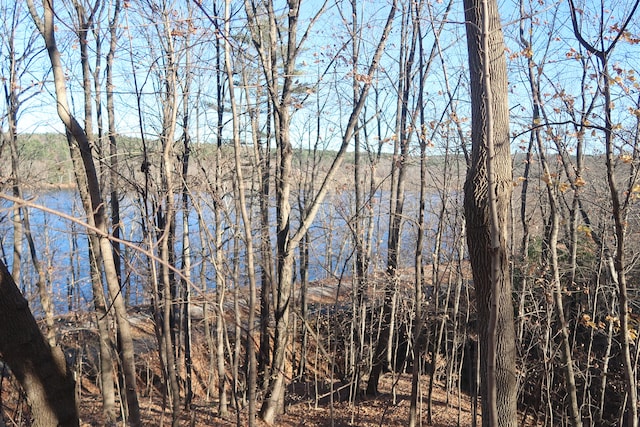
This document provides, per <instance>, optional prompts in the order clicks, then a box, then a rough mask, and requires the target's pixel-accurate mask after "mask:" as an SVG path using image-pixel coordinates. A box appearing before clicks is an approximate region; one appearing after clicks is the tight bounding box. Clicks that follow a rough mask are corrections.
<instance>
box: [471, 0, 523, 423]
mask: <svg viewBox="0 0 640 427" xmlns="http://www.w3.org/2000/svg"><path fill="white" fill-rule="evenodd" d="M464 7H465V17H466V21H467V46H468V54H469V68H470V70H469V71H470V79H471V104H472V154H471V166H470V168H469V170H468V173H467V180H466V182H465V197H464V207H465V215H466V223H467V224H466V225H467V245H468V247H469V258H470V261H471V267H472V271H473V281H474V285H475V289H476V304H477V310H478V320H477V328H478V332H479V336H480V342H481V343H482V344H483V345H481V348H480V357H481V360H480V366H481V367H480V375H481V393H482V396H483V399H482V409H483V411H482V414H483V425H484V426H489V425H491V426H504V427H506V426H515V425H516V422H517V416H516V415H517V408H516V395H517V377H516V369H515V357H516V350H515V331H514V324H513V322H514V319H513V304H512V301H511V275H510V273H509V259H508V253H509V252H508V247H507V243H508V238H507V230H508V222H509V219H510V213H511V211H510V208H511V189H512V187H513V185H512V176H511V155H510V147H509V142H510V140H509V110H508V108H509V105H508V101H507V90H508V87H507V74H506V61H505V57H504V41H503V36H502V30H501V25H500V16H499V13H498V6H497V2H496V1H495V0H465V1H464ZM494 399H495V400H494Z"/></svg>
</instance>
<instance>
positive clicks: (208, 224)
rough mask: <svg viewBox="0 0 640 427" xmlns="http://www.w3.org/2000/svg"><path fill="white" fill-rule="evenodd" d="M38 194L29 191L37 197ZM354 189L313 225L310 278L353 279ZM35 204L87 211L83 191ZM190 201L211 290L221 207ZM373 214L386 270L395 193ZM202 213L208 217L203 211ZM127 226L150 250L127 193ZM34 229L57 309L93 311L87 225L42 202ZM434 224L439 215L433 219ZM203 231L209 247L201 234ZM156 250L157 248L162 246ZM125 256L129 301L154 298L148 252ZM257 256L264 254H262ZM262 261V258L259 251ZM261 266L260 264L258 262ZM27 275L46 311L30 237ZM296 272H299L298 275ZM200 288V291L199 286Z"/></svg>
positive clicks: (200, 265)
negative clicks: (390, 202) (351, 224)
mask: <svg viewBox="0 0 640 427" xmlns="http://www.w3.org/2000/svg"><path fill="white" fill-rule="evenodd" d="M31 197H33V196H28V198H31ZM352 199H353V195H352V194H350V193H348V192H342V193H338V194H334V195H331V196H329V197H328V198H327V199H326V201H325V202H324V203H323V205H322V208H321V209H320V211H319V213H318V215H317V217H316V219H315V221H314V223H313V226H312V227H311V228H310V230H309V236H310V266H309V270H308V277H309V280H311V281H314V280H319V279H324V278H330V277H332V278H340V277H342V278H347V277H349V276H350V275H351V272H352V264H353V261H354V254H353V250H354V245H353V239H352V236H351V232H350V231H349V228H348V226H347V221H349V220H350V218H351V216H352V215H353V212H352V208H351V207H352V206H353V200H352ZM32 201H33V202H34V203H37V204H39V205H43V206H46V207H48V208H50V209H54V210H56V211H59V212H61V213H63V214H66V215H70V216H73V217H74V218H77V219H80V220H82V221H84V219H85V214H84V210H83V209H82V205H81V203H80V201H79V198H78V195H77V193H76V192H75V191H70V190H69V191H67V190H59V191H50V192H45V193H42V194H39V195H38V196H36V197H34V198H33V200H32ZM223 202H224V204H225V208H226V211H227V214H226V215H225V216H224V218H223V219H222V221H221V222H222V229H223V230H224V231H223V245H222V247H221V248H220V250H222V251H224V253H225V257H224V260H225V264H224V265H223V266H220V268H221V271H222V272H223V274H225V275H226V276H227V277H228V279H227V283H234V284H235V281H232V275H233V272H234V265H235V264H237V265H238V269H237V271H238V275H239V282H240V283H238V284H239V285H240V286H243V285H245V284H246V283H247V278H246V274H245V271H244V266H245V265H246V263H245V255H246V251H245V249H244V246H243V245H242V244H241V245H240V246H239V247H238V246H236V244H235V243H234V242H236V241H237V240H235V238H236V237H241V236H243V233H242V232H241V230H239V229H238V228H237V227H238V224H236V215H235V206H234V203H235V202H234V201H233V200H232V199H231V197H226V198H224V199H223ZM191 204H197V205H198V206H199V209H198V210H196V209H191V210H190V214H189V228H190V233H189V237H190V245H191V256H192V261H191V265H192V271H191V277H192V281H193V282H194V283H195V286H196V287H197V288H206V289H211V288H214V287H215V286H216V282H215V278H216V272H215V268H214V263H213V259H214V250H215V248H213V246H212V245H213V242H212V241H211V240H210V239H212V238H213V236H214V234H215V221H214V213H213V210H212V206H213V204H212V200H211V197H210V196H209V195H207V194H199V195H197V198H196V199H195V200H192V201H191ZM416 204H417V203H416V197H408V198H407V201H406V204H405V212H404V213H405V215H406V216H407V217H411V218H414V217H415V212H416V211H417V207H416ZM176 206H177V207H180V206H181V203H180V199H179V198H178V197H177V198H176ZM439 206H440V201H439V198H438V197H436V196H434V197H432V198H431V199H430V201H429V206H427V210H428V211H431V214H429V217H430V218H433V217H435V213H436V212H437V210H438V209H439ZM10 207H11V203H9V202H7V201H4V200H2V201H0V239H1V241H0V243H1V246H2V247H1V249H2V256H3V259H4V261H5V263H6V264H7V265H8V266H9V268H10V269H11V266H12V264H13V259H12V258H13V255H12V245H13V243H12V242H13V228H12V223H11V216H10V215H11V211H10V210H9V208H10ZM371 208H372V214H373V215H374V217H375V218H380V221H378V222H377V223H375V224H374V236H373V239H372V245H373V248H372V249H373V250H372V263H371V269H381V268H384V265H385V259H386V246H387V233H388V208H389V205H388V198H387V197H386V196H385V195H384V194H383V193H378V194H377V195H376V200H373V201H372V202H371ZM198 211H199V212H200V214H201V215H198ZM121 212H122V215H121V216H122V221H121V222H122V224H123V229H122V231H121V233H122V234H121V235H122V236H123V238H124V239H125V240H127V241H129V242H131V243H132V244H134V245H136V246H141V247H143V248H145V249H148V248H147V245H146V244H145V242H143V241H142V240H143V236H142V218H143V214H142V211H141V207H140V205H139V203H137V201H136V200H135V199H133V198H131V197H124V198H123V199H122V200H121ZM29 213H30V219H31V227H32V233H33V236H34V240H35V245H36V250H37V252H38V257H39V259H40V262H41V263H42V265H43V267H44V268H46V271H47V281H48V286H49V289H50V290H51V292H52V293H53V297H54V301H55V308H56V311H57V312H59V313H63V312H67V311H68V310H69V309H71V310H76V309H81V310H83V309H88V308H89V307H91V300H92V291H91V285H90V277H89V264H88V262H87V258H88V249H87V238H86V231H85V229H84V228H83V227H82V226H81V225H79V224H76V223H74V222H72V221H69V220H68V219H65V218H62V217H61V216H59V215H55V214H53V213H49V212H45V211H42V210H39V209H36V208H29ZM182 214H183V212H182V211H181V210H180V209H178V211H177V216H176V242H175V253H176V266H177V267H181V266H182V259H181V256H182V235H183V231H182ZM252 215H253V218H252V222H253V224H254V226H253V229H254V230H256V231H255V232H254V250H256V251H257V249H258V244H259V234H258V233H259V231H258V227H257V225H258V223H259V216H258V212H257V211H255V212H253V213H252ZM292 215H293V217H294V220H293V222H292V232H293V231H295V228H296V227H297V222H296V218H298V216H299V212H298V211H297V209H296V206H295V205H294V206H293V212H292ZM275 217H276V213H275V209H271V217H270V219H271V221H272V223H275ZM431 222H433V221H431ZM427 223H428V225H429V226H430V227H431V228H430V229H428V230H427V231H426V234H427V239H425V251H426V252H427V253H430V251H431V245H432V240H430V239H429V238H428V237H429V236H432V235H433V234H434V233H435V224H431V223H430V221H427ZM415 230H416V228H415V227H414V226H412V223H411V222H410V221H408V222H406V223H405V225H404V227H403V236H402V243H403V248H402V251H401V254H400V259H401V260H403V261H404V263H403V265H405V266H409V265H411V264H412V263H413V255H412V254H413V252H414V250H415V239H416V235H415V234H416V231H415ZM201 235H204V237H205V240H204V242H205V244H204V245H203V244H202V243H203V242H202V241H201V238H200V236H201ZM272 243H273V244H275V229H274V228H272ZM156 252H157V251H156ZM124 254H125V255H124V256H125V259H126V263H127V269H126V274H125V276H124V280H123V285H124V292H125V295H126V296H127V298H128V299H129V302H130V303H132V304H140V303H144V302H146V301H147V300H148V297H147V296H148V291H149V287H150V286H151V280H149V277H150V274H151V269H150V266H149V261H148V258H147V257H146V256H145V255H143V254H140V253H139V251H136V250H135V249H132V248H125V250H124ZM256 255H258V254H256ZM257 262H258V263H259V262H260V260H259V257H257ZM258 268H259V267H258ZM296 268H299V257H298V259H297V261H296ZM21 271H22V275H21V280H20V283H19V286H20V288H21V289H22V291H23V292H24V293H25V295H27V296H28V297H29V299H30V304H31V307H32V309H33V310H34V312H36V313H37V312H38V310H39V301H38V298H37V297H36V295H37V290H36V289H35V284H36V282H37V275H36V273H35V271H34V269H33V267H32V263H31V259H30V256H29V250H28V247H27V245H26V241H25V243H24V244H23V258H22V262H21ZM202 272H203V273H204V277H205V283H201V281H200V277H201V273H202ZM296 277H298V278H299V277H300V275H299V273H298V272H297V273H296ZM195 292H196V293H197V289H196V290H195Z"/></svg>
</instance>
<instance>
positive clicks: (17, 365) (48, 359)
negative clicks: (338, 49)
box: [0, 262, 80, 427]
mask: <svg viewBox="0 0 640 427" xmlns="http://www.w3.org/2000/svg"><path fill="white" fill-rule="evenodd" d="M0 356H2V359H3V360H4V361H5V362H6V363H7V364H8V365H9V367H10V368H11V371H12V372H13V374H14V375H15V376H16V378H17V379H18V382H19V383H20V385H21V386H22V388H23V389H24V391H25V393H26V395H27V400H28V401H29V405H30V406H31V410H32V412H33V418H34V423H33V426H34V427H49V426H60V427H66V426H69V427H73V426H78V425H79V424H80V421H79V419H78V411H77V408H76V401H75V381H74V379H73V373H72V372H71V370H70V369H69V368H68V367H67V363H66V360H65V357H64V354H63V353H62V350H60V348H59V347H57V346H50V345H49V343H48V342H47V340H46V339H45V337H44V336H43V335H42V333H41V332H40V329H39V328H38V324H37V323H36V320H35V318H34V317H33V315H32V314H31V310H29V303H28V302H27V300H26V299H25V298H24V296H22V294H21V293H20V290H19V289H18V287H17V286H16V284H15V282H14V281H13V277H11V274H10V273H9V270H8V269H7V267H6V266H5V265H4V263H2V262H0Z"/></svg>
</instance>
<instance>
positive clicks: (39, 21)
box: [28, 0, 140, 426]
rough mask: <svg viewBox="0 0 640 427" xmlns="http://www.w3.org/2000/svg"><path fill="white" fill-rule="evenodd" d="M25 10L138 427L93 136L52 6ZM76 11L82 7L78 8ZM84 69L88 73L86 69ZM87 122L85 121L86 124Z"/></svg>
mask: <svg viewBox="0 0 640 427" xmlns="http://www.w3.org/2000/svg"><path fill="white" fill-rule="evenodd" d="M97 5H98V3H96V5H94V9H92V10H93V11H95V10H96V9H97ZM28 6H29V12H30V13H31V17H32V18H33V20H34V22H35V24H36V26H37V28H38V30H39V31H40V35H41V36H42V38H43V40H44V43H45V46H46V48H47V52H48V54H49V61H50V62H51V68H52V72H53V78H54V84H55V95H56V105H57V113H58V116H59V118H60V120H61V121H62V123H63V125H64V127H65V130H66V134H67V139H68V141H69V150H70V153H71V157H72V159H73V164H74V168H75V172H76V173H75V175H76V180H77V181H78V187H79V189H80V191H81V197H82V200H83V205H84V209H85V211H86V213H87V219H88V223H89V225H91V226H94V227H95V228H97V229H98V230H100V231H101V233H100V234H99V235H98V234H97V233H93V232H90V233H89V237H90V239H91V242H90V245H91V247H92V250H93V251H95V252H94V253H95V255H96V256H97V257H99V258H100V259H101V261H102V262H101V265H100V268H102V273H103V274H104V278H105V280H106V283H107V288H108V291H109V296H110V298H111V302H112V305H113V309H114V313H115V318H116V325H117V329H118V337H119V344H120V358H121V361H122V370H123V374H124V379H125V384H124V389H125V395H126V401H127V409H128V415H129V423H130V424H131V425H132V426H138V425H140V407H139V404H138V391H137V386H136V367H135V358H134V356H135V354H134V348H133V339H132V337H131V325H130V324H129V319H128V318H127V313H126V307H125V303H124V298H123V296H122V292H121V288H120V282H119V280H118V274H117V271H116V266H115V263H114V260H113V252H112V246H111V243H110V241H109V239H108V238H107V237H106V236H107V235H108V233H107V216H106V209H105V204H104V203H103V199H102V189H101V186H100V182H99V180H98V174H97V169H96V166H95V162H94V159H93V154H92V152H91V143H90V138H92V137H93V135H92V134H88V133H87V132H86V130H85V129H83V128H82V126H81V125H80V123H79V122H78V120H77V119H76V117H75V116H74V115H73V114H72V113H71V109H70V108H69V102H68V99H67V87H66V77H65V73H64V68H63V65H62V59H61V55H60V51H59V50H58V47H57V43H56V37H55V32H54V28H55V26H54V19H53V18H54V10H53V4H52V2H50V1H47V0H45V1H43V2H42V6H43V8H44V16H43V17H40V16H39V14H38V11H37V10H36V7H35V4H34V2H33V0H28ZM78 6H79V5H78ZM79 8H81V7H80V6H79ZM79 11H80V10H79ZM85 59H86V58H85ZM83 68H84V69H87V68H88V67H83ZM83 89H84V91H85V93H86V92H87V91H91V87H90V86H88V85H86V84H85V85H84V88H83ZM86 99H89V100H90V99H91V97H90V96H86V95H85V109H86V108H88V105H87V104H88V102H87V101H86ZM89 104H90V102H89ZM86 119H87V120H88V121H91V117H90V116H89V117H86ZM87 120H85V123H86V121H87ZM83 191H84V193H83ZM99 277H102V274H100V276H99ZM92 279H93V286H94V297H96V295H97V293H99V292H102V289H101V287H100V286H99V282H97V280H98V278H97V277H95V276H94V277H92ZM98 290H99V291H98Z"/></svg>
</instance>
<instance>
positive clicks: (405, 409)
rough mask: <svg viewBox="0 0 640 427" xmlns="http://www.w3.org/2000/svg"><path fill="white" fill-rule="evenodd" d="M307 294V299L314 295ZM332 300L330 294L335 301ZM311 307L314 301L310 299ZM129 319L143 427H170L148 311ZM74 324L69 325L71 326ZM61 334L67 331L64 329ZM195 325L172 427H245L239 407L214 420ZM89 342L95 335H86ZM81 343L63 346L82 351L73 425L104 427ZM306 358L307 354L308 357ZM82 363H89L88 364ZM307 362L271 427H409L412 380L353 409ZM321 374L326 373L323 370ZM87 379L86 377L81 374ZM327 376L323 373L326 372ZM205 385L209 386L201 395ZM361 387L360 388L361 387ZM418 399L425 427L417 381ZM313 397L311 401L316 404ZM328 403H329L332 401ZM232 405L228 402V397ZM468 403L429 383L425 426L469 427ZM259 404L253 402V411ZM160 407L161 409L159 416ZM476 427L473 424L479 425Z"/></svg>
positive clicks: (425, 383) (390, 376)
mask: <svg viewBox="0 0 640 427" xmlns="http://www.w3.org/2000/svg"><path fill="white" fill-rule="evenodd" d="M313 293H314V292H312V294H313ZM321 294H324V292H317V295H316V298H317V300H316V301H319V300H323V299H325V298H327V297H329V295H327V294H325V295H321ZM334 295H335V294H334ZM314 300H315V298H314ZM130 314H131V324H132V326H133V328H132V329H133V332H134V345H135V347H136V360H137V364H138V372H139V381H140V382H139V384H138V388H139V394H140V406H141V412H142V419H143V425H145V426H161V425H171V411H170V407H169V405H168V404H167V403H165V404H163V393H162V386H161V378H162V371H161V367H160V364H159V362H158V360H159V359H158V352H157V346H156V337H155V332H154V327H153V321H152V319H151V316H150V314H149V313H148V312H147V310H144V309H143V310H140V309H134V312H132V313H130ZM76 322H77V320H76V321H73V322H70V323H71V324H75V323H76ZM64 329H66V330H73V329H74V328H73V327H71V328H69V327H68V326H67V327H65V328H64ZM202 332H203V329H202V325H198V322H196V324H195V328H194V338H193V339H194V345H193V353H194V361H193V371H194V375H193V377H194V381H193V389H194V399H193V402H192V405H191V407H190V409H189V410H183V411H182V414H181V417H180V418H181V420H180V423H179V425H181V426H193V427H196V426H246V425H247V418H246V417H247V413H248V410H247V408H246V405H245V406H244V407H243V405H242V404H239V405H238V406H240V407H241V410H240V411H239V412H238V411H236V410H235V409H234V405H233V404H230V408H229V415H228V416H226V417H224V418H223V417H220V416H218V405H217V401H216V400H215V398H216V392H215V389H216V385H215V384H214V383H215V378H214V379H213V381H214V382H213V383H212V382H211V381H212V379H211V377H210V375H211V369H210V366H211V365H210V363H211V359H210V353H209V351H207V343H206V342H205V339H204V335H203V334H202ZM92 335H93V338H94V339H95V338H96V335H94V334H92ZM87 338H88V337H87V336H84V337H80V336H74V334H73V333H71V335H67V341H68V342H69V341H74V340H77V342H78V343H82V344H80V345H81V346H84V350H83V351H84V355H83V357H82V359H83V366H84V367H83V368H82V370H81V373H80V375H79V376H78V378H79V379H80V381H78V390H79V393H80V396H81V397H80V401H79V408H80V417H81V426H85V427H87V426H100V425H104V418H103V415H102V402H101V398H100V392H99V389H98V387H97V378H96V376H95V370H94V369H93V372H94V374H93V376H92V375H91V371H92V367H91V365H94V366H95V362H93V363H91V362H90V360H91V358H92V357H91V353H92V352H93V353H95V351H96V350H97V349H95V347H94V349H93V350H92V349H91V347H92V345H91V344H89V345H88V346H87V341H89V342H91V341H92V340H91V339H88V340H87ZM308 353H314V352H313V351H312V350H311V349H310V350H308ZM88 362H89V363H88ZM312 364H313V362H309V372H310V373H309V375H308V379H307V381H306V382H304V383H303V382H300V381H298V382H294V383H293V384H292V385H291V386H290V387H289V391H288V393H287V397H286V399H287V400H286V402H287V403H286V413H285V414H283V415H280V416H279V417H277V419H276V422H275V424H274V425H275V426H286V427H289V426H291V427H293V426H316V427H321V426H335V427H340V426H362V427H374V426H405V425H408V420H409V407H410V396H411V374H410V373H404V374H394V373H386V374H384V375H383V376H382V377H381V379H380V383H379V395H378V396H376V397H358V398H356V399H355V402H349V399H348V393H349V390H348V387H346V388H344V387H343V388H342V389H341V390H340V382H339V381H335V382H334V387H335V389H336V390H333V393H332V390H330V388H329V384H330V380H331V378H330V377H331V374H330V370H329V371H328V370H325V372H320V371H316V370H314V369H313V366H312ZM325 366H326V365H325ZM84 371H86V372H84ZM327 371H328V372H327ZM206 383H209V384H210V385H209V390H213V391H211V392H210V394H209V395H208V393H207V387H206ZM364 385H366V382H363V383H362V385H361V386H364ZM420 387H421V397H422V401H421V402H420V403H419V414H421V415H420V420H421V421H420V422H419V424H418V425H429V424H428V422H427V396H428V387H429V376H428V375H422V376H421V383H420ZM316 396H317V397H316ZM332 396H333V399H332ZM231 400H233V398H232V397H231ZM471 402H472V398H471V397H470V396H468V395H467V394H465V393H460V395H458V393H457V392H456V391H455V390H454V391H452V392H450V393H449V395H447V392H446V389H445V387H444V384H442V383H438V382H435V383H434V388H433V401H432V424H430V425H432V426H442V427H444V426H456V425H457V426H471V425H472V424H473V423H472V405H471ZM259 405H260V402H258V409H259V408H260V407H259ZM163 406H164V408H163ZM478 422H480V418H479V417H478ZM256 425H257V426H260V427H264V426H266V424H265V423H263V422H261V421H257V423H256Z"/></svg>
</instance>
